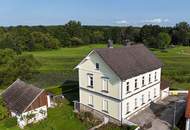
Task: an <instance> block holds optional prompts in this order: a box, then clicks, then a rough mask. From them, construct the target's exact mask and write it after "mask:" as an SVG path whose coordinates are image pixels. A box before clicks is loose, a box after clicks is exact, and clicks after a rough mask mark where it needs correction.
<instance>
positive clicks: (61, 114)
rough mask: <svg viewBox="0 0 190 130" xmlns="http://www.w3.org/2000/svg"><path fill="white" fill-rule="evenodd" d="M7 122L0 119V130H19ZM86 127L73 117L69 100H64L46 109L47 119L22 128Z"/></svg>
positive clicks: (60, 129)
mask: <svg viewBox="0 0 190 130" xmlns="http://www.w3.org/2000/svg"><path fill="white" fill-rule="evenodd" d="M9 124H10V123H9ZM9 124H8V120H4V121H0V130H20V129H19V128H18V127H17V126H11V125H9ZM87 128H88V126H87V125H85V124H83V123H81V122H80V121H79V120H78V119H77V118H76V117H75V115H74V113H73V108H72V106H71V105H70V102H69V101H67V100H64V102H63V105H62V106H59V107H56V108H52V109H48V118H47V119H45V120H43V121H41V122H40V123H36V124H34V125H32V126H27V127H26V128H25V129H24V130H86V129H87Z"/></svg>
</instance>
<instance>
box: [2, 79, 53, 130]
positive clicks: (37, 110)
mask: <svg viewBox="0 0 190 130" xmlns="http://www.w3.org/2000/svg"><path fill="white" fill-rule="evenodd" d="M2 97H3V99H4V101H5V103H6V105H7V107H8V109H9V112H10V114H11V116H12V117H16V118H17V123H18V125H19V127H20V128H24V126H26V125H27V124H30V123H36V122H38V121H40V120H42V119H44V118H46V117H47V108H48V107H50V98H49V96H48V95H47V93H46V92H45V91H44V89H40V88H37V87H35V86H33V85H30V84H26V83H25V82H23V81H21V80H20V79H17V80H16V81H15V82H14V83H13V84H12V85H11V86H9V87H8V88H7V89H6V90H5V92H3V94H2Z"/></svg>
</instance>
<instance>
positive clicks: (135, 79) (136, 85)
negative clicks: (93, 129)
mask: <svg viewBox="0 0 190 130" xmlns="http://www.w3.org/2000/svg"><path fill="white" fill-rule="evenodd" d="M136 89H138V87H137V79H135V90H136Z"/></svg>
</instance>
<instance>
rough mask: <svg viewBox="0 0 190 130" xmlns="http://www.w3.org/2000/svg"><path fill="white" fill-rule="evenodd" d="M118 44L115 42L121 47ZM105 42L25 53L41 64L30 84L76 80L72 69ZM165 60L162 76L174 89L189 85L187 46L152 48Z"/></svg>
mask: <svg viewBox="0 0 190 130" xmlns="http://www.w3.org/2000/svg"><path fill="white" fill-rule="evenodd" d="M120 46H121V45H116V47H120ZM104 47H106V45H104V44H96V45H86V46H81V47H75V48H60V49H58V50H52V51H36V52H25V53H31V54H33V55H34V56H35V57H36V58H37V59H38V60H39V61H40V62H41V64H42V66H41V67H40V68H39V69H38V70H39V71H40V73H39V74H37V75H35V76H34V79H33V80H32V81H31V82H32V83H36V84H37V85H38V86H41V87H45V88H46V87H50V86H56V85H60V84H62V82H63V81H64V80H66V79H71V80H78V78H77V71H74V70H73V68H74V67H75V66H76V65H77V64H78V63H79V62H80V61H81V60H82V59H83V58H84V57H85V56H86V55H87V54H88V53H89V52H90V51H91V50H93V49H94V48H104ZM151 50H152V51H153V52H154V53H155V54H156V55H157V56H158V57H159V58H160V59H161V61H163V63H164V67H163V71H162V74H163V77H164V78H167V79H170V80H173V81H174V86H173V88H175V89H188V88H189V86H190V47H183V46H178V47H175V48H171V49H168V50H167V51H160V50H158V49H151Z"/></svg>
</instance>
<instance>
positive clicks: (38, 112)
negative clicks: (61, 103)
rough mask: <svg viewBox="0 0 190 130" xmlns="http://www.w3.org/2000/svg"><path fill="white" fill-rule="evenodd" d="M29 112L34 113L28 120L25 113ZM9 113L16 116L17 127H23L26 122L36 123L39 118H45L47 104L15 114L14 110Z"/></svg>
mask: <svg viewBox="0 0 190 130" xmlns="http://www.w3.org/2000/svg"><path fill="white" fill-rule="evenodd" d="M42 112H43V113H42ZM30 114H34V117H33V118H31V119H30V120H29V119H28V118H27V115H30ZM11 115H12V116H13V117H16V118H17V123H18V125H19V127H20V128H24V126H26V125H27V124H30V123H36V122H38V121H40V120H43V119H45V118H46V117H47V106H42V107H39V108H36V109H34V110H31V111H28V112H25V113H22V114H16V113H14V112H11Z"/></svg>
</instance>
